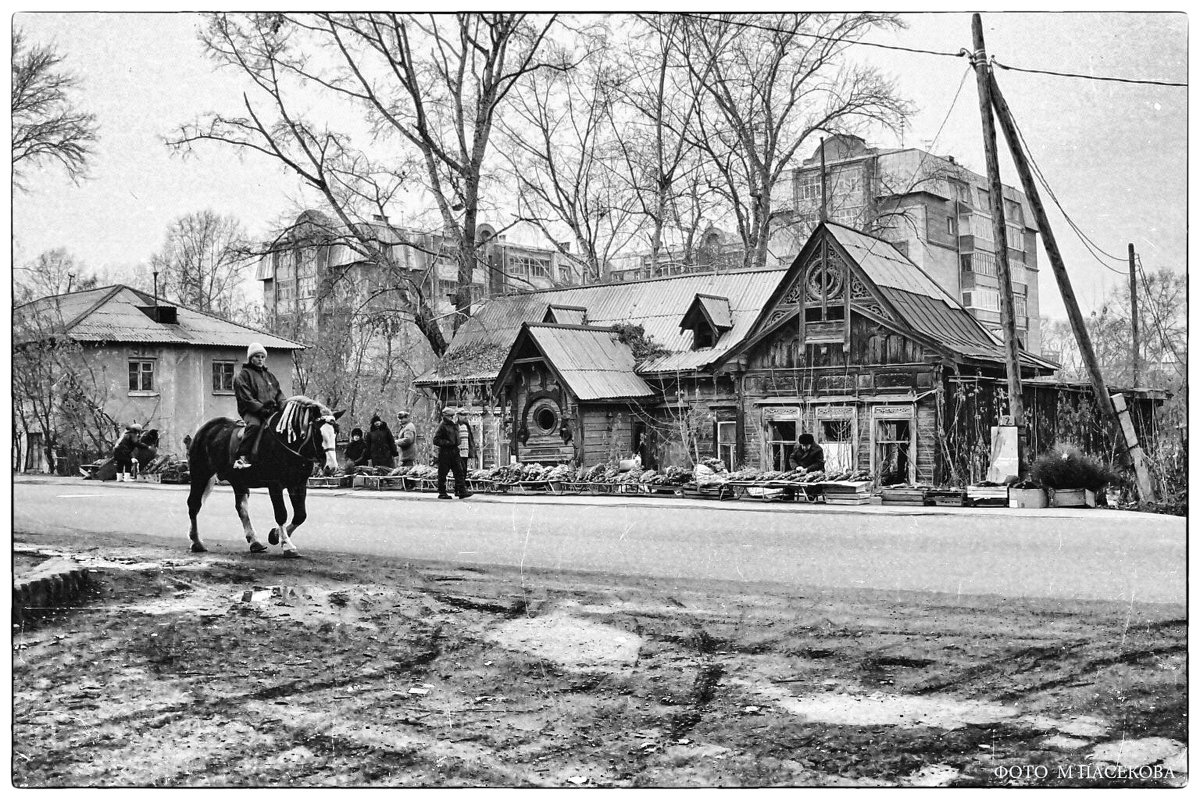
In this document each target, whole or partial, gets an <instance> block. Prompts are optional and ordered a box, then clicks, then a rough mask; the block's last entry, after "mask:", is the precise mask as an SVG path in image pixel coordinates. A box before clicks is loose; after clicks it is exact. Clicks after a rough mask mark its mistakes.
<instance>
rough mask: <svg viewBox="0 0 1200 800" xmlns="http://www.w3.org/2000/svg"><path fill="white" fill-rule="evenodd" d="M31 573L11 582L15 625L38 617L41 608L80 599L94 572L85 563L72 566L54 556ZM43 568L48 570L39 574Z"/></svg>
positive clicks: (62, 604) (54, 606)
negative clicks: (51, 560)
mask: <svg viewBox="0 0 1200 800" xmlns="http://www.w3.org/2000/svg"><path fill="white" fill-rule="evenodd" d="M55 561H56V562H59V563H57V564H55V565H54V566H57V569H55V568H54V567H53V566H51V565H49V564H48V565H46V566H44V567H42V568H41V569H39V570H38V571H37V572H36V573H34V574H33V575H31V576H29V577H26V578H24V579H22V580H19V581H14V582H13V604H12V621H13V624H14V625H18V624H20V623H22V622H25V621H26V620H28V619H32V618H35V617H37V616H38V615H39V614H41V613H42V612H44V611H47V610H51V609H56V608H61V607H62V606H66V605H70V604H72V603H74V602H75V601H77V600H79V599H80V597H82V596H83V594H84V593H85V592H86V591H87V590H88V589H89V588H90V587H91V586H92V583H93V576H94V574H95V572H94V571H93V570H90V569H88V568H87V567H71V566H69V564H70V563H71V562H68V563H67V564H63V563H61V562H62V561H65V559H62V560H59V559H56V560H55ZM43 570H45V571H47V572H48V574H41V573H42V572H43Z"/></svg>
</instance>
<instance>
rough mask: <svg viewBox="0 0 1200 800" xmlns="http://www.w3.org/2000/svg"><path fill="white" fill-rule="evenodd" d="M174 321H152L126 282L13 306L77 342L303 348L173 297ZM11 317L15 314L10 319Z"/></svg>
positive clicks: (145, 298)
mask: <svg viewBox="0 0 1200 800" xmlns="http://www.w3.org/2000/svg"><path fill="white" fill-rule="evenodd" d="M159 304H160V305H172V306H174V307H175V308H176V309H178V314H177V318H176V319H177V322H176V323H163V322H155V321H154V320H152V319H150V317H148V316H146V314H145V313H143V312H142V311H141V310H140V307H145V306H151V305H154V298H153V297H152V296H151V295H149V294H146V293H145V292H142V291H139V290H137V289H134V288H132V287H130V286H123V285H116V286H105V287H102V288H99V289H89V290H87V291H83V292H72V293H70V294H62V295H55V296H53V297H43V298H41V299H39V300H34V301H33V302H31V303H26V304H24V305H22V306H18V307H17V308H15V309H13V315H14V318H19V317H21V316H22V315H25V316H27V317H29V318H33V317H37V318H39V319H40V320H42V321H43V324H42V325H41V331H39V333H45V334H59V335H62V334H65V335H66V336H68V337H69V338H70V339H72V340H74V341H77V342H138V343H145V344H174V345H192V346H197V347H246V346H248V345H249V344H250V343H252V342H258V343H259V344H261V345H262V346H263V347H266V348H267V349H268V350H303V349H304V345H303V344H300V343H299V342H294V341H292V340H290V339H284V338H282V337H280V336H275V335H273V334H270V333H267V332H265V331H260V330H257V329H255V328H250V327H247V326H245V325H239V324H237V323H236V322H228V321H227V320H223V319H221V318H220V317H215V316H213V315H211V314H206V313H204V312H203V311H195V310H193V309H190V308H187V307H186V306H181V305H178V304H175V303H165V302H160V303H159ZM15 321H16V319H14V322H15Z"/></svg>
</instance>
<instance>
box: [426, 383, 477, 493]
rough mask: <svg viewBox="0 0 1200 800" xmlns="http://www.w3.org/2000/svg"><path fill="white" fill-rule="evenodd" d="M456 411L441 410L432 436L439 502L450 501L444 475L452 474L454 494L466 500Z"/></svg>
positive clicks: (465, 482) (451, 407) (448, 408)
mask: <svg viewBox="0 0 1200 800" xmlns="http://www.w3.org/2000/svg"><path fill="white" fill-rule="evenodd" d="M457 411H458V410H457V409H456V408H455V407H454V406H446V407H445V408H443V409H442V421H441V424H439V425H438V427H437V430H436V431H435V432H434V434H433V446H434V447H436V448H437V460H438V467H437V489H438V495H437V496H438V499H439V500H450V499H451V497H450V495H449V494H448V493H447V492H446V473H448V472H453V473H454V493H455V494H457V495H458V496H459V497H460V498H467V497H470V496H471V493H470V492H468V491H467V476H466V473H465V472H464V471H463V462H462V459H461V458H460V457H459V454H458V452H459V451H458V423H457V422H456V421H455V416H456V414H457Z"/></svg>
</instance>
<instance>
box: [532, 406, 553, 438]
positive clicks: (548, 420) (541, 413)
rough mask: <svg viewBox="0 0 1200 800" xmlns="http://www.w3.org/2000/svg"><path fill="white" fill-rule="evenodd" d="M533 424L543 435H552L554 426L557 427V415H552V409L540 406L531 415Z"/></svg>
mask: <svg viewBox="0 0 1200 800" xmlns="http://www.w3.org/2000/svg"><path fill="white" fill-rule="evenodd" d="M533 422H534V424H536V425H537V426H538V427H539V428H541V429H542V431H543V432H544V433H553V432H554V428H555V426H557V425H558V414H555V413H554V409H553V408H550V407H549V406H542V407H541V408H539V409H538V410H537V412H535V413H534V415H533Z"/></svg>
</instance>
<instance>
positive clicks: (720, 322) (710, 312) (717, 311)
mask: <svg viewBox="0 0 1200 800" xmlns="http://www.w3.org/2000/svg"><path fill="white" fill-rule="evenodd" d="M679 327H680V329H682V330H690V331H691V332H692V349H693V350H699V349H701V348H704V347H713V346H714V345H716V343H717V341H718V340H719V339H720V338H721V334H723V333H724V332H725V331H727V330H729V329H731V328H732V327H733V311H732V309H731V308H730V306H729V298H727V297H719V296H717V295H712V294H697V295H696V296H695V298H693V299H692V303H691V305H689V306H688V310H687V312H686V313H685V314H684V315H683V319H682V320H680V322H679Z"/></svg>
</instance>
